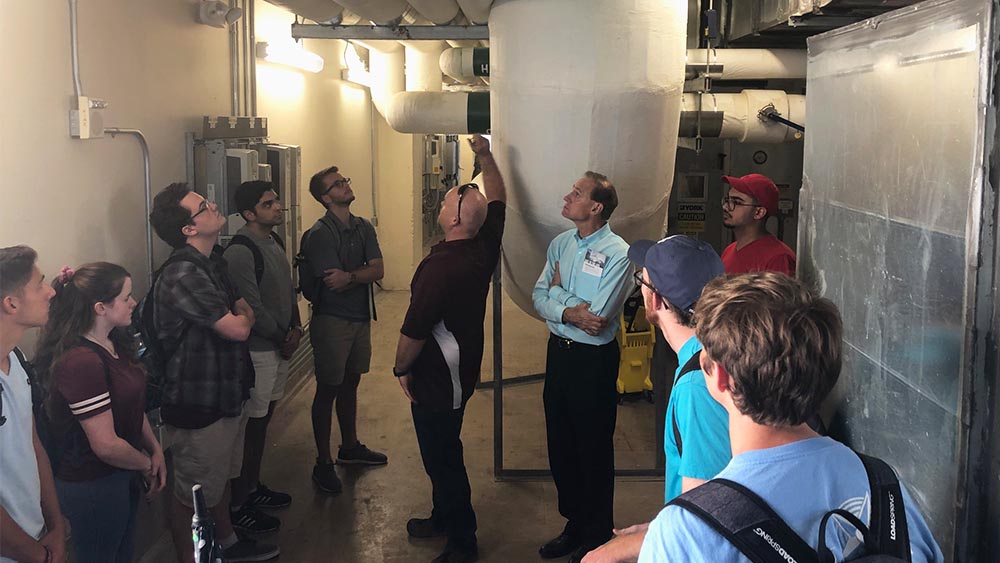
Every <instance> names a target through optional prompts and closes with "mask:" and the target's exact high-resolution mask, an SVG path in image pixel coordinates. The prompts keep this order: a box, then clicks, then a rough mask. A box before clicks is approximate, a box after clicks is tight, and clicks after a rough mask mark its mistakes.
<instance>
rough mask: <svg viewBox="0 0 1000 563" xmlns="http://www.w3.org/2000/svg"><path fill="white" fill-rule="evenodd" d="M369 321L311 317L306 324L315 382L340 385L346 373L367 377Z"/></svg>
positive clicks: (369, 355) (370, 350) (369, 350)
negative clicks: (309, 321) (311, 350)
mask: <svg viewBox="0 0 1000 563" xmlns="http://www.w3.org/2000/svg"><path fill="white" fill-rule="evenodd" d="M371 329H372V323H371V321H361V322H358V321H348V320H344V319H341V318H338V317H334V316H332V315H313V318H312V322H311V323H309V342H310V343H312V349H313V360H314V362H315V366H316V369H315V371H316V381H318V382H319V383H322V384H324V385H340V384H341V383H343V382H344V375H345V374H348V373H368V370H369V369H370V367H371V359H372V330H371Z"/></svg>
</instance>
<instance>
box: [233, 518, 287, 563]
mask: <svg viewBox="0 0 1000 563" xmlns="http://www.w3.org/2000/svg"><path fill="white" fill-rule="evenodd" d="M229 515H230V517H231V518H232V520H233V528H234V529H236V531H238V532H243V533H244V534H250V535H254V536H259V535H261V534H270V533H271V532H277V531H278V528H281V520H278V519H277V518H275V517H274V516H271V515H269V514H264V513H263V512H261V511H259V510H257V509H256V508H254V507H252V506H247V505H243V507H242V508H240V509H239V510H237V511H235V512H234V511H230V512H229ZM251 561H257V560H256V559H252V560H251Z"/></svg>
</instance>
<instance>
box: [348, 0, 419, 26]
mask: <svg viewBox="0 0 1000 563" xmlns="http://www.w3.org/2000/svg"><path fill="white" fill-rule="evenodd" d="M337 3H338V4H340V5H341V6H343V7H345V8H347V9H348V10H350V11H352V12H354V13H355V14H357V15H358V16H360V17H361V19H363V20H368V21H372V22H375V23H376V24H378V25H394V24H396V23H398V22H399V20H400V18H401V17H402V16H403V12H405V11H406V10H407V8H409V4H407V3H406V0H337Z"/></svg>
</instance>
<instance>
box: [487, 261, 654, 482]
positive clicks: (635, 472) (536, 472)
mask: <svg viewBox="0 0 1000 563" xmlns="http://www.w3.org/2000/svg"><path fill="white" fill-rule="evenodd" d="M502 286H503V282H502V276H501V274H500V266H499V265H497V269H496V270H495V271H494V272H493V381H492V382H489V383H485V384H482V383H481V384H479V385H478V386H477V388H478V389H484V390H492V391H493V478H494V479H496V480H497V481H547V480H548V479H549V478H550V477H551V476H552V472H551V471H549V470H548V469H521V468H508V467H504V463H503V389H504V387H508V386H511V385H520V384H524V383H533V382H535V381H541V380H543V379H544V378H545V374H544V373H536V374H532V375H522V376H518V377H512V378H510V379H504V377H503V293H502V291H503V287H502ZM661 389H665V388H662V387H661ZM659 395H663V398H660V397H659ZM660 404H663V405H664V407H663V408H664V410H665V409H666V399H665V394H664V393H659V394H658V398H657V418H662V415H660V414H659V413H660V408H659V405H660ZM656 427H657V432H659V433H660V434H659V439H658V440H657V445H658V448H657V450H658V454H657V456H656V463H655V467H652V468H648V469H616V470H615V477H629V478H633V479H636V480H641V481H662V480H663V467H664V464H663V457H664V456H663V435H662V428H663V421H662V420H661V421H659V422H658V423H657V426H656Z"/></svg>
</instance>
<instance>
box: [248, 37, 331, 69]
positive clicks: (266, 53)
mask: <svg viewBox="0 0 1000 563" xmlns="http://www.w3.org/2000/svg"><path fill="white" fill-rule="evenodd" d="M257 57H259V58H261V59H264V60H265V61H267V62H269V63H275V64H282V65H287V66H291V67H295V68H298V69H301V70H306V71H309V72H319V71H321V70H323V57H321V56H319V55H317V54H316V53H313V52H311V51H306V50H305V49H303V48H302V47H300V46H298V45H297V44H294V43H292V44H271V43H267V42H266V41H258V42H257Z"/></svg>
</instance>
